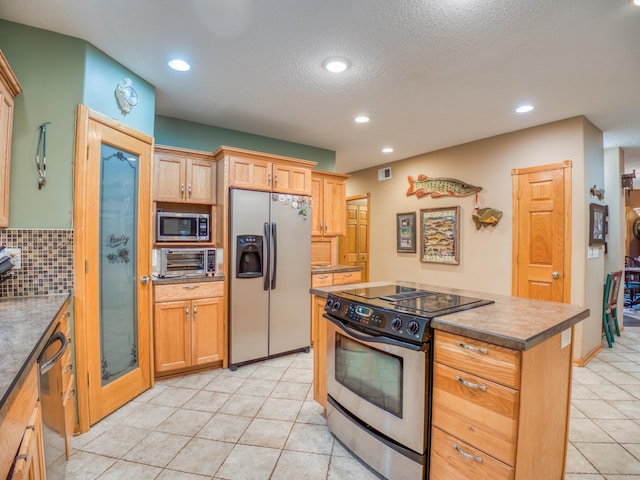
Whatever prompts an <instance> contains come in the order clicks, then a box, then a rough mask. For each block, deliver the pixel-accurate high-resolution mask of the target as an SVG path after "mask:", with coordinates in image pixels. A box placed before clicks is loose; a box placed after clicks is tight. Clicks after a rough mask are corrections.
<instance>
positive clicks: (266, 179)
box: [214, 147, 316, 195]
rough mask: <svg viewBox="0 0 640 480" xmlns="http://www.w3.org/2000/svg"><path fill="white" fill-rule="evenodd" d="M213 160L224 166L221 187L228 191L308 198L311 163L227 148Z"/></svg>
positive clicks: (217, 153) (217, 151)
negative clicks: (222, 185) (221, 161)
mask: <svg viewBox="0 0 640 480" xmlns="http://www.w3.org/2000/svg"><path fill="white" fill-rule="evenodd" d="M214 157H215V159H216V160H218V161H220V160H224V161H225V162H226V164H225V173H226V176H227V177H226V182H225V183H226V184H227V185H228V186H229V187H237V188H246V189H247V190H263V191H266V192H277V193H288V194H291V195H311V169H312V168H313V167H314V166H315V165H316V163H315V162H309V161H307V160H298V159H295V158H289V157H281V156H279V155H271V154H268V153H260V152H253V151H250V150H242V149H239V148H230V147H220V148H219V149H218V150H216V151H215V152H214Z"/></svg>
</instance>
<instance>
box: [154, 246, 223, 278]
mask: <svg viewBox="0 0 640 480" xmlns="http://www.w3.org/2000/svg"><path fill="white" fill-rule="evenodd" d="M215 273H216V249H215V248H157V249H154V250H153V274H154V276H156V277H169V278H170V277H194V276H212V275H215Z"/></svg>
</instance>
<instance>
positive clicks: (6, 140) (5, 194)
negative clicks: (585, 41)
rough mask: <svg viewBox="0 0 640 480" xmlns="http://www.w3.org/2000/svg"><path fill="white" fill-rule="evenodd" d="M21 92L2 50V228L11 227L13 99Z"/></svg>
mask: <svg viewBox="0 0 640 480" xmlns="http://www.w3.org/2000/svg"><path fill="white" fill-rule="evenodd" d="M21 91H22V87H21V86H20V84H19V83H18V80H17V79H16V76H15V75H14V73H13V70H11V67H10V66H9V63H8V62H7V59H6V58H5V56H4V55H3V54H2V50H0V228H2V227H8V226H9V186H10V185H9V180H10V176H11V175H10V174H11V134H12V131H13V98H14V97H15V96H16V95H18V94H19V93H20V92H21Z"/></svg>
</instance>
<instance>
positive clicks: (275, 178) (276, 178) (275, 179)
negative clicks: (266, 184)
mask: <svg viewBox="0 0 640 480" xmlns="http://www.w3.org/2000/svg"><path fill="white" fill-rule="evenodd" d="M273 185H274V186H276V187H277V186H278V175H274V176H273Z"/></svg>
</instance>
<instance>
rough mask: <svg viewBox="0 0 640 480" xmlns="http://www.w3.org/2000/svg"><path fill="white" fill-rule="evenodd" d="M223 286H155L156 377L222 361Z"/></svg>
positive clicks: (188, 284) (193, 284) (212, 283)
mask: <svg viewBox="0 0 640 480" xmlns="http://www.w3.org/2000/svg"><path fill="white" fill-rule="evenodd" d="M223 290H224V285H223V283H222V282H193V283H180V284H169V285H156V286H155V304H154V318H153V325H154V333H153V339H154V365H155V372H156V373H161V374H162V373H168V372H173V371H177V370H181V369H187V368H197V367H200V366H203V365H207V364H211V363H214V362H223V360H224V356H225V354H224V351H225V349H224V343H225V335H224V297H223V295H224V294H223Z"/></svg>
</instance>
